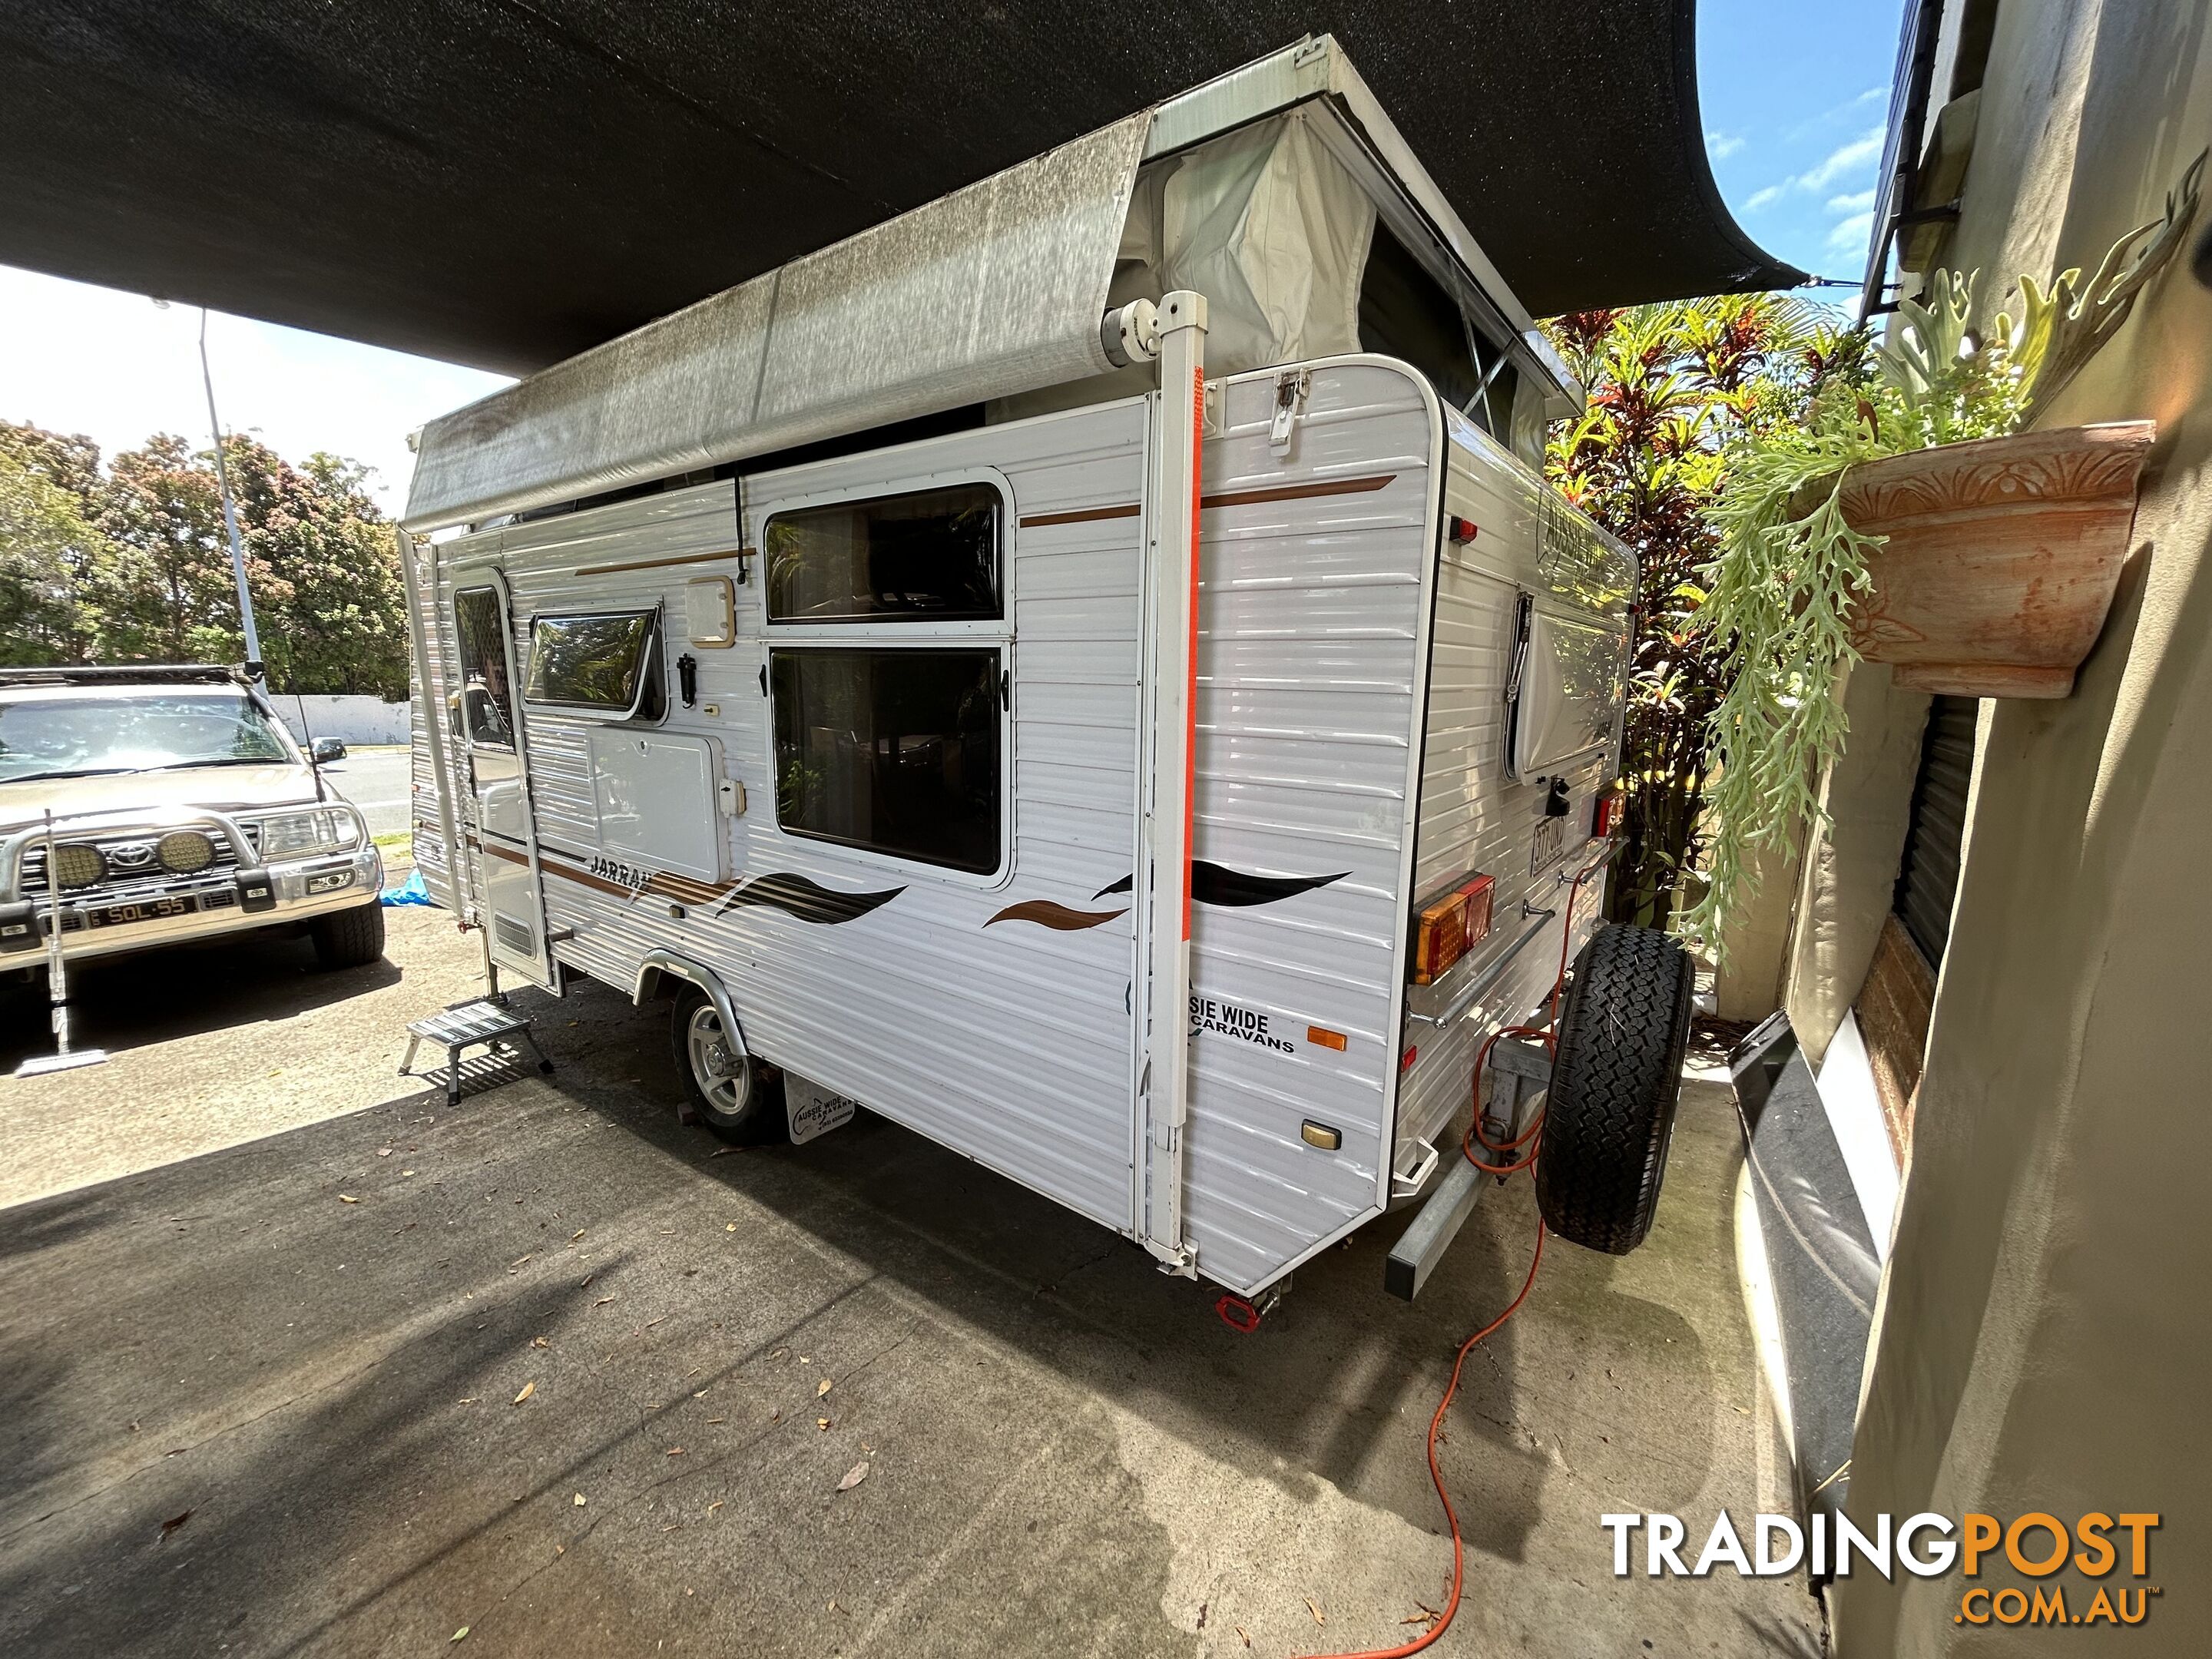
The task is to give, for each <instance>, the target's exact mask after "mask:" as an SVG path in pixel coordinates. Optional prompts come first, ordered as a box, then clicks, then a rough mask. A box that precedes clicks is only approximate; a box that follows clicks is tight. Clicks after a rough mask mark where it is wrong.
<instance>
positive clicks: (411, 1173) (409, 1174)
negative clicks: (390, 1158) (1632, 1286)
mask: <svg viewBox="0 0 2212 1659" xmlns="http://www.w3.org/2000/svg"><path fill="white" fill-rule="evenodd" d="M399 1173H400V1174H402V1175H404V1176H411V1175H413V1174H414V1173H415V1171H414V1170H401V1171H400V1172H399Z"/></svg>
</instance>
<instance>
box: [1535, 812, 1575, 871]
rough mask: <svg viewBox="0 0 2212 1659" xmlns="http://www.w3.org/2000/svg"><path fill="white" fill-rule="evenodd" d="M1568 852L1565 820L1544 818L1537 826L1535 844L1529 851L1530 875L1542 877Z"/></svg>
mask: <svg viewBox="0 0 2212 1659" xmlns="http://www.w3.org/2000/svg"><path fill="white" fill-rule="evenodd" d="M1566 850H1567V821H1566V820H1565V818H1543V819H1540V820H1539V821H1538V822H1537V824H1536V836H1535V840H1534V843H1533V844H1532V845H1531V846H1530V848H1529V849H1528V873H1529V874H1530V875H1532V876H1541V875H1542V874H1543V873H1544V872H1545V871H1547V870H1548V869H1550V868H1551V867H1552V866H1553V865H1555V864H1557V863H1558V862H1559V860H1560V859H1561V858H1562V857H1564V856H1565V854H1566Z"/></svg>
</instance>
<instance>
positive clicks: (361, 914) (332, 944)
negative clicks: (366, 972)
mask: <svg viewBox="0 0 2212 1659" xmlns="http://www.w3.org/2000/svg"><path fill="white" fill-rule="evenodd" d="M307 937H308V938H310V939H313V940H314V941H315V962H316V965H317V966H319V967H323V968H363V967H366V966H368V964H369V963H372V962H374V961H376V960H377V959H378V958H379V957H382V956H383V954H384V907H383V906H382V905H381V904H356V905H355V906H354V907H353V908H351V909H350V910H334V911H332V912H331V914H330V915H326V916H317V917H316V918H315V919H314V920H313V921H311V922H309V923H308V924H307Z"/></svg>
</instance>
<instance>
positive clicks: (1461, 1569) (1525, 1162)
mask: <svg viewBox="0 0 2212 1659" xmlns="http://www.w3.org/2000/svg"><path fill="white" fill-rule="evenodd" d="M1609 856H1611V849H1610V848H1607V851H1606V852H1605V853H1603V854H1599V855H1598V856H1597V857H1595V858H1594V859H1592V860H1590V861H1589V863H1588V864H1586V865H1584V866H1583V868H1582V870H1581V872H1579V873H1578V874H1577V876H1576V877H1575V881H1574V885H1573V886H1572V887H1571V888H1570V889H1568V890H1567V916H1566V926H1565V928H1563V929H1562V930H1561V931H1560V934H1559V971H1558V972H1557V973H1555V974H1554V975H1553V976H1552V995H1551V1003H1552V1011H1551V1023H1550V1024H1549V1025H1547V1026H1542V1027H1539V1026H1534V1025H1507V1026H1501V1027H1500V1028H1499V1029H1498V1030H1496V1031H1493V1032H1492V1033H1491V1035H1490V1036H1489V1038H1488V1039H1487V1040H1486V1042H1484V1043H1483V1045H1482V1047H1481V1048H1480V1050H1479V1051H1478V1052H1477V1053H1476V1054H1475V1057H1474V1116H1473V1117H1472V1118H1471V1119H1470V1120H1469V1121H1468V1126H1467V1135H1466V1137H1465V1138H1464V1139H1462V1141H1461V1143H1460V1150H1461V1151H1462V1152H1463V1153H1465V1154H1466V1157H1467V1161H1468V1163H1470V1164H1474V1167H1475V1168H1476V1169H1478V1170H1483V1171H1485V1172H1486V1173H1487V1174H1490V1175H1495V1176H1509V1175H1512V1174H1514V1173H1516V1171H1518V1170H1531V1169H1534V1167H1535V1165H1536V1156H1537V1155H1536V1154H1535V1153H1534V1152H1531V1153H1529V1154H1528V1157H1526V1158H1522V1160H1521V1161H1520V1162H1519V1163H1518V1164H1486V1163H1484V1162H1483V1161H1482V1160H1481V1159H1480V1158H1477V1157H1476V1156H1475V1155H1474V1147H1475V1143H1476V1142H1477V1141H1480V1142H1481V1144H1482V1146H1483V1149H1484V1150H1485V1151H1486V1152H1499V1153H1504V1152H1512V1151H1514V1150H1515V1149H1516V1147H1518V1146H1522V1144H1523V1143H1524V1142H1526V1141H1528V1140H1531V1139H1534V1137H1535V1135H1536V1133H1537V1131H1539V1130H1540V1129H1541V1128H1542V1127H1544V1114H1543V1113H1541V1112H1539V1113H1537V1114H1536V1116H1535V1119H1534V1121H1532V1122H1531V1123H1530V1124H1529V1125H1528V1127H1527V1128H1525V1129H1523V1130H1522V1132H1521V1133H1519V1134H1517V1135H1516V1136H1515V1137H1514V1138H1513V1139H1510V1140H1509V1141H1507V1142H1506V1143H1505V1144H1504V1146H1492V1144H1491V1142H1490V1139H1489V1138H1488V1137H1487V1136H1486V1135H1485V1134H1484V1133H1482V1068H1483V1066H1485V1065H1486V1064H1487V1063H1488V1061H1489V1059H1490V1051H1491V1049H1492V1048H1493V1047H1495V1046H1496V1044H1497V1042H1498V1038H1499V1037H1502V1036H1534V1037H1541V1038H1543V1039H1544V1046H1545V1047H1546V1048H1551V1049H1553V1051H1554V1052H1556V1051H1557V1048H1558V1044H1559V1039H1558V1036H1557V1033H1558V1030H1559V992H1560V988H1561V987H1563V986H1565V984H1566V982H1567V947H1568V945H1570V944H1571V943H1572V942H1573V939H1574V936H1575V900H1576V899H1577V897H1578V896H1580V895H1581V893H1582V890H1583V883H1584V882H1585V881H1588V880H1589V878H1590V877H1591V876H1593V875H1595V873H1596V872H1597V871H1598V869H1599V868H1600V866H1602V865H1603V864H1604V863H1605V861H1606V859H1607V858H1608V857H1609ZM1544 1237H1545V1227H1544V1223H1543V1219H1542V1218H1541V1217H1539V1218H1537V1221H1536V1249H1535V1253H1534V1255H1531V1256H1530V1257H1529V1258H1528V1277H1527V1278H1526V1279H1522V1281H1521V1292H1520V1294H1519V1295H1517V1296H1516V1297H1514V1298H1513V1300H1512V1301H1510V1302H1509V1303H1507V1304H1506V1305H1505V1311H1504V1313H1502V1314H1500V1315H1498V1317H1497V1318H1495V1319H1493V1320H1492V1321H1491V1322H1489V1323H1488V1324H1487V1325H1485V1326H1484V1327H1483V1328H1481V1329H1480V1330H1479V1331H1477V1332H1476V1333H1475V1334H1474V1335H1473V1336H1470V1337H1469V1338H1468V1340H1466V1341H1464V1342H1462V1343H1461V1344H1460V1345H1459V1353H1458V1356H1457V1357H1456V1358H1454V1359H1453V1361H1452V1369H1451V1381H1450V1382H1449V1383H1445V1384H1444V1396H1443V1399H1441V1400H1439V1401H1437V1411H1436V1415H1435V1416H1433V1417H1431V1419H1429V1483H1430V1484H1431V1486H1434V1487H1435V1488H1436V1489H1437V1503H1439V1504H1443V1506H1444V1519H1445V1520H1446V1521H1447V1522H1450V1524H1451V1541H1452V1582H1451V1595H1450V1597H1449V1599H1448V1600H1447V1601H1445V1602H1444V1609H1443V1613H1442V1614H1441V1615H1439V1616H1438V1618H1437V1621H1436V1623H1434V1624H1433V1625H1431V1626H1429V1627H1428V1629H1427V1630H1425V1631H1424V1632H1422V1633H1421V1634H1420V1635H1419V1636H1417V1637H1415V1638H1413V1640H1412V1641H1410V1642H1404V1643H1401V1644H1399V1645H1398V1646H1396V1647H1395V1648H1362V1649H1361V1650H1359V1651H1358V1652H1357V1653H1340V1654H1333V1655H1324V1656H1315V1659H1407V1656H1409V1655H1412V1654H1416V1653H1419V1651H1420V1650H1422V1649H1424V1648H1425V1647H1427V1646H1429V1645H1430V1644H1431V1643H1433V1642H1436V1641H1437V1640H1439V1639H1440V1638H1442V1637H1443V1633H1444V1632H1446V1631H1448V1630H1449V1629H1450V1628H1451V1621H1452V1620H1453V1618H1454V1617H1455V1615H1456V1614H1457V1613H1458V1612H1459V1601H1460V1595H1461V1593H1462V1591H1463V1590H1464V1589H1466V1588H1467V1547H1466V1545H1465V1543H1464V1541H1462V1539H1461V1537H1460V1530H1459V1511H1458V1510H1455V1509H1454V1508H1453V1507H1452V1501H1451V1494H1450V1493H1449V1492H1446V1491H1445V1490H1444V1476H1443V1470H1442V1469H1440V1468H1437V1431H1439V1430H1441V1429H1442V1428H1443V1425H1444V1413H1447V1412H1449V1410H1451V1403H1452V1400H1453V1398H1454V1396H1455V1395H1457V1394H1458V1393H1459V1379H1460V1373H1461V1371H1462V1370H1465V1369H1466V1366H1467V1357H1468V1355H1469V1354H1471V1353H1473V1352H1474V1347H1475V1344H1477V1343H1478V1342H1480V1341H1481V1340H1483V1339H1484V1338H1485V1337H1486V1336H1489V1335H1491V1334H1492V1333H1493V1332H1495V1331H1496V1330H1497V1329H1498V1328H1499V1327H1500V1326H1502V1325H1504V1323H1505V1322H1506V1321H1507V1320H1509V1319H1510V1318H1512V1317H1513V1316H1514V1314H1515V1313H1516V1312H1517V1311H1518V1310H1519V1309H1520V1306H1521V1304H1522V1303H1523V1302H1526V1301H1527V1300H1528V1292H1529V1291H1532V1290H1534V1288H1535V1285H1536V1269H1537V1268H1539V1267H1541V1266H1543V1265H1544Z"/></svg>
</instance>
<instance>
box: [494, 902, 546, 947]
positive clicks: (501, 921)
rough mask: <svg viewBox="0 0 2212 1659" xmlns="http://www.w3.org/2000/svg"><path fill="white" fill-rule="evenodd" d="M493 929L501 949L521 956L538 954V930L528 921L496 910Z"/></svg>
mask: <svg viewBox="0 0 2212 1659" xmlns="http://www.w3.org/2000/svg"><path fill="white" fill-rule="evenodd" d="M491 931H492V937H493V938H495V939H497V940H498V941H499V943H500V948H501V950H505V951H513V952H514V953H515V955H517V956H519V957H534V956H536V955H537V954H538V930H537V929H536V928H534V927H532V926H531V925H530V924H529V923H528V922H526V921H521V920H520V919H519V918H517V917H514V916H503V915H500V913H499V912H498V911H496V910H495V911H493V912H492V916H491Z"/></svg>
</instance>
